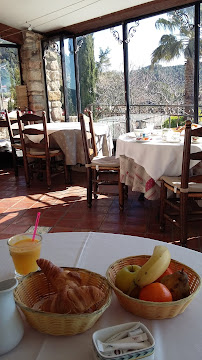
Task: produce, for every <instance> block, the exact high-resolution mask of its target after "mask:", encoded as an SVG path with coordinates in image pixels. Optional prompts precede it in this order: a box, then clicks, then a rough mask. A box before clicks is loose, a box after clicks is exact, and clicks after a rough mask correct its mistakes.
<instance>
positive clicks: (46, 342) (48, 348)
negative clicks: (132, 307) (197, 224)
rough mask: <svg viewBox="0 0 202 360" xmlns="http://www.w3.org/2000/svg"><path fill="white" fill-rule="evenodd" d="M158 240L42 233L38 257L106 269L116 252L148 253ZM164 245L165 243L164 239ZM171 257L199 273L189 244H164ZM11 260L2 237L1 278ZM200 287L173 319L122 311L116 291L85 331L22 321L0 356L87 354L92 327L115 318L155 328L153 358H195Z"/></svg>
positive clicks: (77, 358)
mask: <svg viewBox="0 0 202 360" xmlns="http://www.w3.org/2000/svg"><path fill="white" fill-rule="evenodd" d="M160 244H162V242H160V241H157V240H151V239H146V238H140V237H136V236H127V235H118V234H104V233H84V232H81V233H55V234H54V233H53V234H45V235H43V244H42V253H41V257H44V258H47V259H49V260H51V261H53V262H54V263H55V264H57V265H59V266H75V267H80V268H85V269H88V270H92V271H95V272H97V273H99V274H101V275H105V274H106V270H107V268H108V266H109V265H110V264H111V263H112V262H114V261H116V260H117V259H119V258H122V257H126V256H131V255H140V254H148V255H151V254H152V252H153V248H154V246H155V245H160ZM163 244H164V245H165V243H163ZM166 246H167V247H168V248H169V250H170V252H171V257H172V258H173V259H175V260H178V261H180V262H183V263H185V264H186V265H188V266H190V267H192V268H193V269H194V270H195V271H196V272H197V273H198V274H199V275H200V276H202V254H201V253H199V252H196V251H193V250H189V249H185V248H181V247H178V246H177V245H171V244H166ZM13 269H14V268H13V264H12V260H11V258H10V256H9V253H8V247H7V243H6V240H0V280H5V279H7V278H9V277H11V276H12V274H13ZM201 304H202V291H200V292H199V293H198V294H197V295H196V297H195V298H194V300H193V301H192V303H191V304H190V305H189V306H188V307H187V309H186V310H185V312H184V313H183V314H180V315H178V316H177V317H175V318H173V319H165V320H147V319H143V318H139V317H137V316H135V315H132V314H131V313H128V312H127V311H125V310H124V309H123V308H122V307H121V306H120V305H119V302H118V300H117V299H116V297H115V295H113V299H112V303H111V305H110V306H109V308H108V309H107V310H106V312H105V313H104V314H103V315H102V317H101V318H100V319H99V320H98V322H97V323H96V324H95V325H94V326H93V328H91V329H90V330H88V331H86V332H85V333H83V334H79V335H74V336H65V337H62V336H61V337H54V336H50V335H45V334H41V333H39V332H37V331H36V330H34V329H32V328H31V327H30V326H29V325H28V324H27V323H26V322H25V335H24V337H23V339H22V340H21V342H20V344H19V345H18V346H17V347H16V348H15V349H13V350H12V351H11V352H9V353H7V354H5V355H3V356H1V360H22V359H29V360H55V359H57V360H67V359H68V360H81V359H82V360H90V359H93V357H92V341H91V338H92V334H93V332H94V331H96V330H98V329H101V328H104V327H107V326H113V325H117V324H119V323H126V322H133V321H141V322H142V323H144V324H145V325H146V326H147V327H148V328H149V330H150V331H151V333H152V334H153V336H154V338H155V341H156V347H155V357H154V359H155V360H171V359H172V360H190V359H193V360H199V359H201V351H202V342H201V333H202V321H201V320H202V319H201V318H202V316H201ZM148 360H150V359H148Z"/></svg>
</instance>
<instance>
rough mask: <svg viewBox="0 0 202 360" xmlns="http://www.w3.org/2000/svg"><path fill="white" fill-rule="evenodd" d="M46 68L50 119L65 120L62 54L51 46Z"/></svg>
mask: <svg viewBox="0 0 202 360" xmlns="http://www.w3.org/2000/svg"><path fill="white" fill-rule="evenodd" d="M45 68H46V84H47V92H48V105H49V112H50V120H51V121H64V116H63V115H62V102H61V85H62V70H61V65H60V56H59V55H58V54H57V52H55V51H54V49H52V48H51V46H50V48H49V49H48V50H46V51H45Z"/></svg>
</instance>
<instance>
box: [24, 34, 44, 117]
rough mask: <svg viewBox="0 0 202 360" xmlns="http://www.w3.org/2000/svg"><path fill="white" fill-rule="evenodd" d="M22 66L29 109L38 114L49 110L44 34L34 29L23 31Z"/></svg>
mask: <svg viewBox="0 0 202 360" xmlns="http://www.w3.org/2000/svg"><path fill="white" fill-rule="evenodd" d="M23 36H24V43H23V45H22V47H21V54H20V55H21V67H22V80H23V84H24V85H26V86H27V93H28V104H29V110H32V111H34V112H35V113H36V114H41V112H42V111H43V110H45V111H47V107H46V96H45V84H44V75H43V61H42V49H41V40H42V36H41V35H39V34H36V33H34V32H32V31H26V32H24V33H23Z"/></svg>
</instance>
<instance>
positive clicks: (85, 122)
mask: <svg viewBox="0 0 202 360" xmlns="http://www.w3.org/2000/svg"><path fill="white" fill-rule="evenodd" d="M87 113H88V116H86V115H84V114H80V115H79V120H80V124H81V133H82V141H83V148H84V154H85V162H86V164H90V163H91V160H92V159H93V158H94V157H95V156H97V147H96V141H95V132H94V127H93V116H92V112H91V111H88V112H87Z"/></svg>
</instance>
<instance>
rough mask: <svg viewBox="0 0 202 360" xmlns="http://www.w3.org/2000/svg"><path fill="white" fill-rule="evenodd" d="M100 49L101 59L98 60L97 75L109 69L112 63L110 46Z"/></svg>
mask: <svg viewBox="0 0 202 360" xmlns="http://www.w3.org/2000/svg"><path fill="white" fill-rule="evenodd" d="M99 51H100V52H99V61H97V62H96V69H97V76H99V75H100V74H101V73H103V72H104V71H107V70H108V68H109V66H110V65H111V64H110V58H109V53H110V49H109V48H108V47H107V48H106V49H105V50H103V49H102V48H100V49H99Z"/></svg>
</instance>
